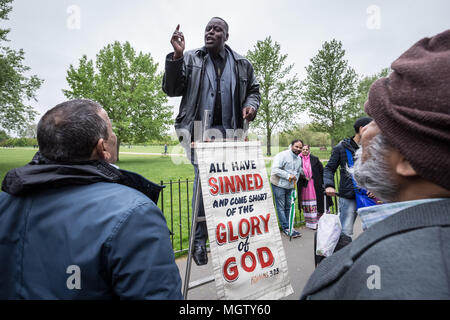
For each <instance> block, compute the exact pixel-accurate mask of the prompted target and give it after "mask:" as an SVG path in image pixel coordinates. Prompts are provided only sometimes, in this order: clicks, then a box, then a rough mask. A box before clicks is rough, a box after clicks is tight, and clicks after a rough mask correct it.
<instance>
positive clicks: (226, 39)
mask: <svg viewBox="0 0 450 320" xmlns="http://www.w3.org/2000/svg"><path fill="white" fill-rule="evenodd" d="M229 36H230V34H229V33H228V32H227V36H226V37H225V41H228V37H229Z"/></svg>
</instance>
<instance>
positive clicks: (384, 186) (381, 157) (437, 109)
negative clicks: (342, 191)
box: [353, 30, 450, 201]
mask: <svg viewBox="0 0 450 320" xmlns="http://www.w3.org/2000/svg"><path fill="white" fill-rule="evenodd" d="M392 70H393V72H392V73H391V74H390V75H389V77H388V78H381V79H379V80H377V81H376V82H375V83H374V84H373V85H372V86H371V88H370V91H369V98H368V100H367V102H366V104H365V111H366V112H367V114H369V115H370V116H371V117H372V118H373V120H374V121H373V122H371V123H370V124H369V125H367V126H366V127H364V128H363V129H362V130H361V145H362V148H361V149H360V150H358V152H357V154H356V157H357V160H356V161H355V167H354V170H353V172H354V177H355V180H356V181H357V183H358V184H359V185H360V186H362V187H364V188H366V189H367V190H369V191H371V192H372V193H374V194H375V195H376V196H378V197H380V198H381V199H382V200H385V201H404V200H413V199H421V198H436V197H450V170H449V169H450V30H447V31H445V32H443V33H441V34H438V35H436V36H434V37H432V38H425V39H422V40H420V41H419V42H417V43H416V44H415V45H414V46H412V47H411V48H410V49H409V50H407V51H406V52H405V53H404V54H402V55H401V56H400V57H399V58H398V59H397V60H396V61H394V63H393V64H392Z"/></svg>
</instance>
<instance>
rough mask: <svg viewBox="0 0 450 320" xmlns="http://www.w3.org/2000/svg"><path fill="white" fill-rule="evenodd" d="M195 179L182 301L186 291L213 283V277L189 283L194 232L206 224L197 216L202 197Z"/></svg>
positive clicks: (204, 220) (198, 181) (198, 180)
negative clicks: (200, 223) (201, 224)
mask: <svg viewBox="0 0 450 320" xmlns="http://www.w3.org/2000/svg"><path fill="white" fill-rule="evenodd" d="M197 177H198V178H197V181H195V182H194V183H195V184H196V192H195V202H194V212H193V214H192V225H191V232H190V236H189V253H188V260H187V264H186V274H185V277H184V286H183V297H184V299H187V295H188V290H190V289H194V288H197V287H200V286H202V285H204V284H207V283H211V282H213V281H214V275H212V276H209V277H205V278H203V279H200V280H196V281H193V282H189V281H190V277H191V266H192V250H193V247H194V238H195V230H196V228H197V223H198V222H206V217H205V216H203V217H199V216H198V210H199V206H200V197H201V196H202V194H201V190H200V189H201V187H200V176H199V175H197Z"/></svg>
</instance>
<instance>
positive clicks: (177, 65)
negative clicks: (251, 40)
mask: <svg viewBox="0 0 450 320" xmlns="http://www.w3.org/2000/svg"><path fill="white" fill-rule="evenodd" d="M228 37H229V33H228V24H227V23H226V21H225V20H223V19H222V18H219V17H214V18H212V19H211V20H210V21H209V22H208V24H207V25H206V28H205V34H204V40H205V46H204V47H202V48H199V49H194V50H191V51H187V52H184V49H185V40H184V35H183V33H182V32H181V31H180V25H178V26H177V27H176V30H175V31H174V33H173V34H172V37H171V40H170V43H171V44H172V47H173V49H174V51H173V52H172V53H169V54H168V55H167V57H166V63H165V73H164V78H163V84H162V88H163V91H164V92H165V93H166V94H167V95H168V96H170V97H177V96H182V99H181V103H180V109H179V113H178V116H177V118H176V120H175V130H176V132H177V135H178V137H179V140H180V143H181V144H182V145H183V147H184V148H185V150H186V154H187V156H188V158H189V159H190V161H191V162H192V164H193V165H194V171H195V181H197V179H198V168H197V163H196V159H195V154H194V152H193V149H192V148H191V142H194V141H202V140H204V139H205V140H206V139H214V140H220V139H224V138H227V139H234V138H239V139H242V138H244V137H243V134H244V130H243V128H244V120H248V121H252V120H253V119H254V118H255V116H256V112H257V110H258V107H259V103H260V94H259V84H258V82H257V80H256V78H255V75H254V71H253V67H252V65H251V63H250V62H249V61H248V60H247V59H246V58H244V57H243V56H241V55H239V54H238V53H236V52H235V51H233V50H231V48H230V47H229V46H227V45H225V42H226V41H227V40H228ZM203 131H206V132H205V135H204V134H203ZM195 185H196V182H194V186H195ZM193 194H194V197H195V194H196V190H194V193H193ZM194 197H193V200H192V206H194V202H195V199H194ZM199 201H200V203H199V206H200V209H199V213H198V216H200V217H201V216H204V215H205V212H204V207H203V200H202V199H201V198H200V199H199ZM207 237H208V235H207V229H206V223H205V222H200V223H198V224H197V230H196V234H195V242H194V252H193V258H194V261H195V263H196V264H197V265H203V264H206V263H207V262H208V257H207V251H206V240H207Z"/></svg>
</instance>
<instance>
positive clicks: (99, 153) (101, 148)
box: [93, 138, 111, 161]
mask: <svg viewBox="0 0 450 320" xmlns="http://www.w3.org/2000/svg"><path fill="white" fill-rule="evenodd" d="M93 156H94V157H95V158H97V159H99V160H105V161H108V160H109V159H110V158H111V154H110V153H109V152H108V151H106V148H105V140H104V139H103V138H100V139H98V141H97V145H96V146H95V149H94V155H93Z"/></svg>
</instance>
